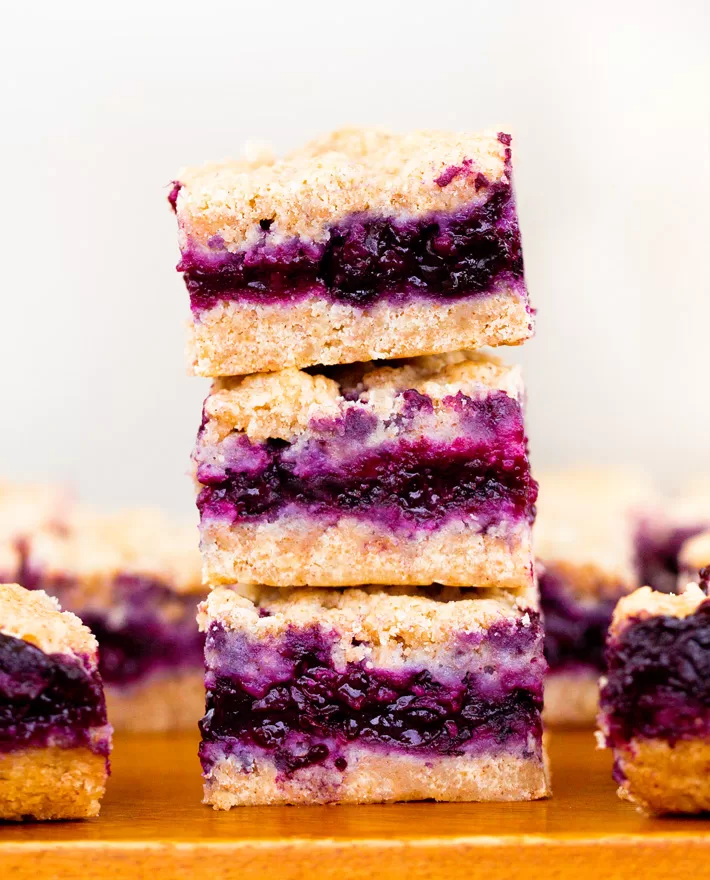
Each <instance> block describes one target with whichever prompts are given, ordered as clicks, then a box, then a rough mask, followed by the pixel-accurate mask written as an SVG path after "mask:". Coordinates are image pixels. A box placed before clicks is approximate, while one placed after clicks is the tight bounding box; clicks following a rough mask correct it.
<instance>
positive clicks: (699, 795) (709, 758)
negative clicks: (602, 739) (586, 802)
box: [614, 739, 710, 815]
mask: <svg viewBox="0 0 710 880" xmlns="http://www.w3.org/2000/svg"><path fill="white" fill-rule="evenodd" d="M614 756H615V758H616V761H617V766H618V767H619V770H620V771H621V773H622V774H623V776H624V777H625V780H624V782H623V784H622V785H621V786H620V787H619V790H618V794H619V797H622V798H625V799H626V800H629V801H632V802H633V803H635V804H637V805H638V806H639V807H640V808H641V809H642V810H643V811H644V812H647V813H652V814H656V815H663V814H668V813H703V812H707V811H710V740H708V739H689V740H678V742H676V743H675V745H672V744H670V743H669V742H667V741H666V740H660V739H659V740H654V739H637V740H631V742H630V743H629V744H628V746H626V747H625V748H621V749H615V750H614Z"/></svg>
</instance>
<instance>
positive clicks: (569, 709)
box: [542, 669, 599, 727]
mask: <svg viewBox="0 0 710 880" xmlns="http://www.w3.org/2000/svg"><path fill="white" fill-rule="evenodd" d="M598 711H599V673H598V672H595V671H593V670H591V669H590V670H581V671H580V672H577V673H575V672H549V673H548V675H547V677H546V678H545V708H544V710H543V714H542V718H543V721H544V722H545V724H548V725H550V726H551V727H593V726H594V724H595V722H596V718H597V712H598Z"/></svg>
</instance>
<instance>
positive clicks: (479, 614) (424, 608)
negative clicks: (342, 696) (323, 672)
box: [198, 585, 538, 650]
mask: <svg viewBox="0 0 710 880" xmlns="http://www.w3.org/2000/svg"><path fill="white" fill-rule="evenodd" d="M537 607H538V605H537V595H536V590H535V589H534V588H532V587H531V588H529V589H528V590H526V591H523V592H513V591H509V590H498V589H475V590H464V589H459V588H453V587H442V588H439V589H436V588H432V589H417V588H412V587H394V586H393V587H379V586H368V587H351V588H347V589H328V588H318V589H308V588H303V589H300V588H294V589H278V588H269V587H256V586H241V585H240V586H235V587H218V588H216V589H214V590H213V591H212V592H211V593H210V594H209V596H208V597H207V599H205V600H204V601H203V602H202V603H201V604H200V609H199V614H198V622H199V624H200V628H201V629H202V630H203V631H207V629H208V628H209V625H210V623H213V622H219V623H221V624H222V625H224V626H225V627H227V628H229V629H244V628H248V629H249V630H250V631H251V632H253V633H254V634H255V635H256V636H258V637H268V636H275V635H278V634H279V633H282V632H284V631H285V630H287V629H288V628H289V627H291V626H296V627H304V626H308V625H309V624H319V625H323V626H333V627H335V628H336V629H338V630H339V631H345V632H353V633H357V634H358V639H361V640H362V641H367V642H368V643H370V644H372V645H375V646H378V645H386V644H389V643H397V644H398V646H399V647H401V648H403V649H404V650H413V649H415V648H422V647H425V646H426V645H431V644H436V643H438V642H441V641H443V640H446V639H448V638H449V637H450V636H451V634H452V633H457V632H472V633H473V632H481V631H485V630H486V629H488V628H489V627H490V626H492V625H493V624H495V623H499V622H501V620H504V619H515V618H520V619H521V620H522V623H523V625H524V626H530V625H531V618H530V615H529V613H528V612H529V611H535V610H536V609H537ZM263 611H266V612H267V613H268V616H260V612H263Z"/></svg>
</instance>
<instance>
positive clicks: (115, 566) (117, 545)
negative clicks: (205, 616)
mask: <svg viewBox="0 0 710 880" xmlns="http://www.w3.org/2000/svg"><path fill="white" fill-rule="evenodd" d="M30 565H31V566H32V567H33V568H34V569H37V570H38V572H39V574H40V575H41V576H42V577H46V578H48V579H51V578H52V577H59V578H66V577H69V578H70V579H72V580H73V581H74V582H75V590H76V592H77V596H76V600H75V601H73V603H72V604H73V607H82V606H83V605H84V604H85V603H86V602H89V601H91V600H92V599H94V598H97V599H99V600H100V599H101V597H104V598H106V597H108V600H109V601H110V600H111V596H112V590H113V582H114V579H115V577H116V575H119V574H120V575H132V576H135V577H147V578H151V579H155V580H157V581H160V582H161V583H163V584H164V585H165V587H166V588H167V589H170V590H173V591H175V592H176V593H195V594H199V593H201V592H203V588H202V578H201V572H200V554H199V552H198V535H197V528H196V527H195V526H183V525H181V524H176V523H175V522H173V521H172V520H170V519H169V518H168V517H166V516H165V515H164V514H162V513H160V512H159V511H157V510H149V509H146V510H142V509H131V510H124V511H119V512H118V513H111V514H106V513H100V512H97V511H95V510H93V509H91V508H86V507H77V508H76V509H75V510H74V511H73V513H72V515H71V517H70V518H69V520H68V524H67V528H66V529H65V530H63V531H62V532H57V531H55V530H47V529H45V530H42V531H39V532H36V533H34V534H33V535H32V539H31V544H30ZM79 593H81V596H79V595H78V594H79Z"/></svg>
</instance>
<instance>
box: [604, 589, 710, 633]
mask: <svg viewBox="0 0 710 880" xmlns="http://www.w3.org/2000/svg"><path fill="white" fill-rule="evenodd" d="M707 598H708V597H707V596H706V595H705V592H704V591H703V590H702V589H701V588H700V587H699V586H698V584H688V586H687V587H686V588H685V590H684V591H683V592H682V593H679V594H678V595H675V594H674V593H660V592H658V591H657V590H652V589H651V587H641V588H640V589H638V590H634V592H633V593H631V594H630V595H628V596H624V597H623V598H622V599H620V600H619V603H618V604H617V606H616V609H615V610H614V617H613V620H612V623H611V628H610V630H609V632H610V634H611V635H612V636H617V635H619V633H620V632H621V631H622V630H623V629H624V628H625V627H626V626H628V625H629V623H630V622H633V621H634V620H636V619H638V618H641V619H647V618H649V617H689V616H690V615H691V614H694V613H695V612H696V611H697V610H698V607H699V606H700V605H702V603H703V602H705V601H707Z"/></svg>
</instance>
